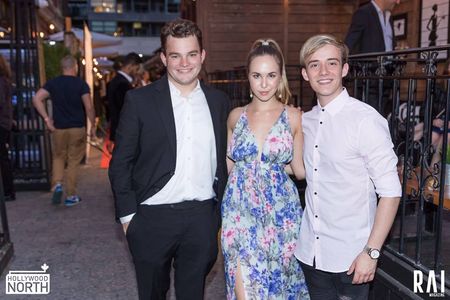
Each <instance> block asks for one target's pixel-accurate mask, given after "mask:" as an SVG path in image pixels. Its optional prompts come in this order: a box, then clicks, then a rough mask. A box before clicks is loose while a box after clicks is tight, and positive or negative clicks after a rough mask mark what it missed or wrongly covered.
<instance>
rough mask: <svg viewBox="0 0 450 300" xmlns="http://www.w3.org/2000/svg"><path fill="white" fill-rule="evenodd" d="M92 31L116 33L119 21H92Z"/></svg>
mask: <svg viewBox="0 0 450 300" xmlns="http://www.w3.org/2000/svg"><path fill="white" fill-rule="evenodd" d="M91 28H92V31H96V32H103V33H107V34H114V32H115V31H116V29H117V22H115V21H92V22H91Z"/></svg>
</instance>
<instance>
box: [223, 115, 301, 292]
mask: <svg viewBox="0 0 450 300" xmlns="http://www.w3.org/2000/svg"><path fill="white" fill-rule="evenodd" d="M261 152H262V153H261V158H260V159H259V158H258V154H259V153H258V146H257V141H256V138H255V136H254V135H253V133H252V132H251V130H250V128H249V126H248V119H247V113H246V108H245V109H244V112H243V113H242V115H241V116H240V118H239V120H238V122H237V123H236V126H235V129H234V131H233V136H232V139H231V143H230V145H229V148H228V156H229V157H230V158H231V159H232V160H233V161H234V162H235V164H234V167H233V169H232V171H231V173H230V175H229V178H228V183H227V187H226V190H225V194H224V199H223V202H222V251H223V255H224V260H225V277H226V284H227V299H229V300H231V299H236V295H235V274H236V269H237V264H238V262H239V263H240V266H241V272H242V277H243V281H244V287H245V295H246V299H247V300H266V299H283V300H285V299H289V300H291V299H309V295H308V291H307V287H306V284H305V279H304V275H303V272H302V270H301V267H300V265H299V263H298V261H297V259H296V258H295V257H294V255H293V253H294V249H295V246H296V241H297V237H298V234H299V232H300V222H301V217H302V214H303V211H302V208H301V205H300V199H299V196H298V191H297V188H296V187H295V185H294V183H293V181H292V180H291V179H290V178H289V176H288V175H287V173H286V172H285V170H284V167H285V165H286V164H287V163H289V162H290V161H291V160H292V155H293V137H292V133H291V128H290V125H289V121H288V115H287V110H286V108H284V110H283V112H282V113H281V115H280V117H279V118H278V120H277V121H276V123H275V124H274V125H273V126H272V128H271V129H270V131H269V133H268V136H267V137H266V139H265V141H264V144H263V147H262V150H261Z"/></svg>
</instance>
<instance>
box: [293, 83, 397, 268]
mask: <svg viewBox="0 0 450 300" xmlns="http://www.w3.org/2000/svg"><path fill="white" fill-rule="evenodd" d="M302 125H303V134H304V139H305V142H304V152H303V153H304V157H303V159H304V162H305V168H306V180H307V183H308V185H307V188H306V209H305V213H304V215H303V220H302V225H301V229H300V237H299V241H298V243H297V249H296V251H295V256H296V257H297V258H298V259H299V260H301V261H302V262H303V263H305V264H308V265H311V266H312V265H313V259H314V258H315V263H316V268H317V269H319V270H323V271H327V272H334V273H338V272H344V271H347V270H348V269H349V267H350V265H351V263H352V262H353V260H354V259H355V258H356V257H357V256H358V254H359V253H361V251H362V250H363V248H364V246H365V245H366V243H367V240H368V238H369V235H370V232H371V230H372V226H373V223H374V219H375V211H376V209H377V197H376V194H375V192H376V193H378V195H379V196H380V197H400V195H401V185H400V181H399V177H398V174H397V167H396V165H397V157H396V155H395V153H394V151H393V149H392V148H393V145H392V142H391V137H390V134H389V129H388V125H387V121H386V119H384V118H383V117H382V116H381V115H380V114H379V113H378V112H377V111H376V110H375V109H373V108H372V107H371V106H369V105H367V104H365V103H363V102H361V101H359V100H357V99H354V98H351V97H350V96H349V95H348V93H347V90H346V89H343V91H342V92H341V94H339V96H338V97H336V98H335V99H333V100H332V101H331V102H330V103H328V104H327V105H326V106H325V107H321V106H320V104H318V105H316V106H314V108H313V109H312V110H311V111H309V112H307V113H305V114H303V118H302Z"/></svg>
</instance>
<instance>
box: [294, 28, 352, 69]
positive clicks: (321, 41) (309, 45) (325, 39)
mask: <svg viewBox="0 0 450 300" xmlns="http://www.w3.org/2000/svg"><path fill="white" fill-rule="evenodd" d="M325 45H333V46H335V47H336V48H338V49H339V51H340V52H341V59H342V65H344V64H345V63H347V61H348V47H347V45H345V44H344V42H342V41H341V40H338V39H337V38H336V37H335V36H333V35H331V34H318V35H314V36H312V37H310V38H309V39H308V40H307V41H306V42H305V43H304V44H303V47H302V49H301V50H300V65H301V66H302V67H306V61H307V60H308V59H309V58H310V57H311V55H313V54H314V52H316V51H317V50H319V49H320V48H322V47H323V46H325Z"/></svg>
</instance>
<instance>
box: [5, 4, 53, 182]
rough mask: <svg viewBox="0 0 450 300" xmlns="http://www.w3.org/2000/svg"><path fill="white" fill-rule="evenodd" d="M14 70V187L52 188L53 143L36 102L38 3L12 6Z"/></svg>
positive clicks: (11, 154) (11, 150) (12, 66)
mask: <svg viewBox="0 0 450 300" xmlns="http://www.w3.org/2000/svg"><path fill="white" fill-rule="evenodd" d="M11 3H12V5H11V12H12V16H13V17H12V22H13V24H12V25H13V26H12V33H11V43H10V47H11V68H12V70H13V73H14V82H15V89H14V96H13V106H14V119H15V120H16V123H17V125H16V126H15V130H13V132H12V139H11V144H10V158H11V161H12V164H13V171H14V185H15V186H16V188H18V189H49V188H50V169H51V160H50V154H51V153H50V151H51V150H50V139H49V135H48V132H47V131H46V130H45V126H44V123H43V121H42V119H41V118H39V117H38V115H37V113H36V111H35V109H34V107H33V104H32V98H33V95H34V92H35V91H36V90H37V89H38V88H39V86H40V84H39V67H38V45H37V28H36V15H35V10H36V7H35V3H34V1H33V0H20V1H19V0H18V1H12V2H11Z"/></svg>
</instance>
